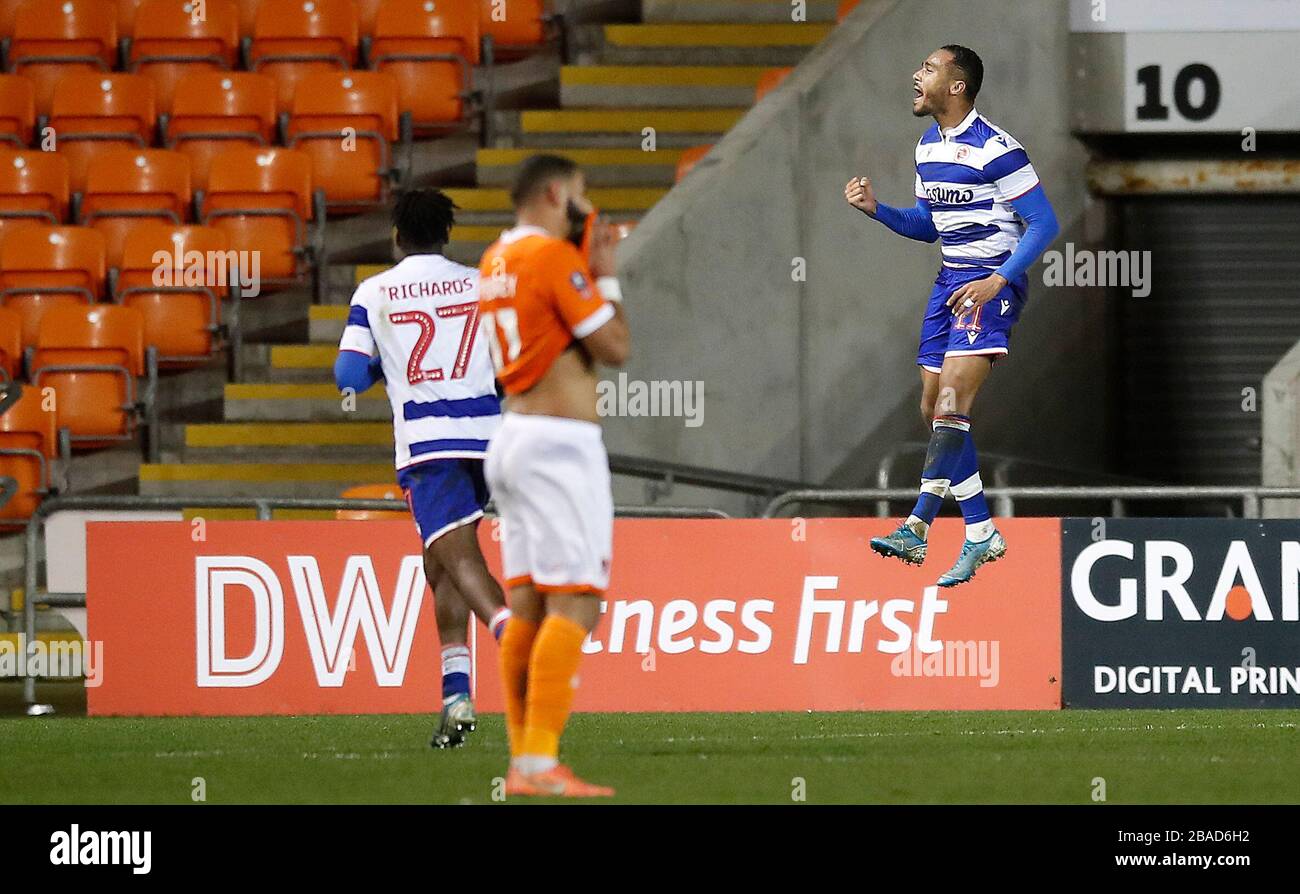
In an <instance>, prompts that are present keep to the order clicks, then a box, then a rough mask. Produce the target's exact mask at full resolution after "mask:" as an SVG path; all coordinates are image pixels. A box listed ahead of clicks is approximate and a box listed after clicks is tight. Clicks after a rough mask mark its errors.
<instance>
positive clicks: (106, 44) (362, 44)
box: [0, 0, 528, 131]
mask: <svg viewBox="0 0 1300 894" xmlns="http://www.w3.org/2000/svg"><path fill="white" fill-rule="evenodd" d="M0 2H3V0H0ZM107 2H108V0H67V2H66V3H64V4H62V5H61V4H59V3H57V2H55V3H48V4H46V5H47V6H50V7H58V8H66V9H68V10H69V13H68V14H67V15H66V16H65V17H63V18H62V19H60V18H59V16H57V15H49V14H47V15H46V17H44V18H40V21H41V22H42V23H43V24H44V27H42V28H38V27H36V26H35V25H33V26H32V27H31V28H29V29H28V30H27V31H24V32H22V33H19V34H17V35H15V36H14V37H13V38H12V39H11V40H10V42H9V46H8V48H7V51H6V53H5V56H6V58H7V66H6V67H7V70H8V71H11V72H13V73H15V74H18V75H22V76H23V77H26V78H27V79H29V80H30V81H31V82H32V85H33V91H34V98H33V99H34V106H35V111H36V113H37V114H40V115H49V114H52V113H53V112H54V106H55V99H56V97H55V93H56V88H57V84H58V81H59V80H60V78H61V77H62V76H63V75H64V74H66V73H67V72H69V71H82V72H83V73H91V74H104V73H108V72H109V71H111V70H113V69H114V67H115V66H114V56H115V53H116V52H117V51H116V49H115V38H114V35H113V33H112V32H111V30H110V29H109V28H108V23H109V21H110V20H111V15H110V12H111V11H110V10H109V9H107V8H106V7H103V6H100V7H98V10H99V15H98V16H92V15H88V16H86V17H85V19H84V21H83V19H81V18H78V17H77V12H78V11H79V10H80V9H81V6H80V4H87V6H86V10H87V11H89V10H91V9H93V8H94V4H95V3H107ZM141 12H142V15H141V16H140V18H139V21H138V23H137V25H136V28H135V37H134V39H132V40H130V41H127V42H126V43H125V44H124V48H123V50H122V54H121V55H122V62H123V64H122V66H121V67H122V68H123V69H124V70H125V71H126V72H130V73H136V74H141V75H144V76H146V77H149V78H150V79H151V80H152V81H153V82H154V83H155V86H156V92H157V96H156V104H157V107H158V109H159V111H161V112H164V113H166V112H170V111H171V110H172V108H173V104H174V102H175V96H176V95H177V93H179V92H180V91H181V90H182V89H183V86H182V83H181V82H182V79H183V77H184V76H185V75H186V74H188V73H193V72H196V71H208V72H213V71H215V72H221V71H232V70H235V69H236V68H240V67H246V68H247V69H248V70H250V71H254V72H259V73H262V74H265V75H267V76H269V77H271V78H272V79H273V82H274V84H275V86H276V92H275V97H276V104H277V108H278V110H279V111H281V112H287V111H289V110H290V108H291V107H292V104H293V97H294V95H295V93H296V91H297V87H298V84H299V83H300V82H301V81H302V80H303V79H305V78H306V77H307V76H309V75H311V74H313V73H316V72H320V71H347V70H352V69H355V68H357V67H358V66H359V65H360V66H361V67H362V68H371V69H373V70H375V71H386V72H389V73H390V74H392V75H393V76H394V78H395V79H396V81H397V83H398V88H399V93H400V100H401V103H402V108H403V109H404V110H407V111H410V112H411V113H412V117H413V119H414V121H415V122H416V123H417V125H419V126H420V128H421V129H422V130H426V131H435V130H440V129H447V128H449V127H451V126H452V125H459V124H463V123H464V122H465V121H466V120H467V119H468V116H467V111H468V108H469V100H471V99H472V98H473V97H474V96H475V95H476V94H474V92H473V71H472V70H473V66H476V65H479V64H480V63H481V62H482V61H483V55H482V46H483V43H484V42H483V39H482V34H483V31H482V23H481V15H480V13H479V11H478V10H476V9H475V8H474V6H473V5H472V3H468V2H465V0H460V2H446V0H441V2H434V0H385V2H384V3H383V4H382V6H381V7H380V8H379V9H378V11H377V14H376V20H375V25H374V28H373V37H369V36H368V37H366V38H365V39H361V38H359V36H358V19H357V14H356V9H355V7H354V6H353V5H352V2H351V0H267V2H266V3H265V4H263V6H262V8H261V11H260V12H259V20H258V24H257V26H256V28H255V31H254V36H253V38H252V39H251V40H248V41H245V42H244V43H243V44H241V42H240V40H239V30H238V11H237V10H236V9H235V5H234V3H233V2H232V0H205V5H204V9H203V10H202V15H201V16H200V15H199V12H200V11H199V9H198V7H197V6H196V5H195V4H194V3H190V2H183V0H145V3H144V4H143V6H142V7H141ZM510 12H511V11H510V10H508V9H507V10H505V14H506V15H507V16H509V15H510ZM27 13H33V11H32V10H29V9H25V10H24V14H27ZM516 14H519V15H525V16H526V15H528V13H527V12H523V13H516ZM33 15H34V13H33ZM492 20H493V19H492V17H491V16H489V21H492Z"/></svg>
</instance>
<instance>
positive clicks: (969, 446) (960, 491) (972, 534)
mask: <svg viewBox="0 0 1300 894" xmlns="http://www.w3.org/2000/svg"><path fill="white" fill-rule="evenodd" d="M950 488H951V490H952V495H953V496H954V497H956V498H957V505H958V506H960V507H961V515H962V518H964V519H965V520H966V539H968V540H973V541H975V542H977V543H979V542H982V541H985V540H987V539H989V538H990V537H992V536H993V523H992V518H993V513H992V512H990V511H989V502H988V500H987V499H986V498H985V496H984V482H983V481H981V480H980V471H979V455H978V454H977V453H976V452H975V440H974V438H972V437H971V433H970V431H969V430H967V432H966V443H965V446H964V448H963V450H962V454H961V458H960V459H959V460H958V462H957V464H956V466H955V467H954V469H953V474H952V483H951V485H950Z"/></svg>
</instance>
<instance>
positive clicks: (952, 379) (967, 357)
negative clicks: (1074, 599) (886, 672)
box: [935, 274, 1027, 587]
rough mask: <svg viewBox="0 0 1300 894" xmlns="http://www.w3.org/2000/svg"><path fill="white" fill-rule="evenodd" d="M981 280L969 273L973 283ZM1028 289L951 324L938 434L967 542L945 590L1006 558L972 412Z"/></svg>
mask: <svg viewBox="0 0 1300 894" xmlns="http://www.w3.org/2000/svg"><path fill="white" fill-rule="evenodd" d="M979 275H982V274H970V276H971V277H972V278H973V277H976V276H979ZM1026 285H1027V281H1026V280H1024V279H1022V280H1019V281H1017V282H1015V283H1012V284H1009V285H1008V286H1007V287H1006V288H1005V289H1003V290H1002V292H1001V293H999V294H998V295H997V296H996V297H995V298H994V299H993V300H992V301H990V302H988V303H987V304H985V305H984V306H983V307H981V308H979V309H978V310H977V311H976V312H974V313H972V314H965V315H962V316H960V317H957V318H955V320H954V322H953V327H952V333H951V336H950V343H949V348H948V352H947V354H946V356H945V358H944V364H943V372H942V373H941V374H940V377H939V401H938V406H937V407H936V408H935V432H936V437H938V436H939V429H940V428H941V427H943V428H946V429H947V433H946V434H944V435H943V437H944V438H945V440H946V442H947V443H948V444H949V448H950V449H949V455H948V457H947V459H946V460H945V464H944V465H943V467H942V469H941V470H940V473H939V474H942V475H943V476H944V477H946V478H948V479H949V480H950V485H949V486H950V488H951V490H952V493H953V496H955V497H956V498H957V503H958V505H960V506H961V512H962V517H963V518H964V519H965V521H966V538H965V542H964V543H963V545H962V550H961V554H960V555H959V556H958V558H957V562H956V563H955V564H954V565H953V567H952V568H951V569H949V570H948V571H947V572H945V573H944V574H943V576H941V577H940V578H939V581H938V583H939V586H941V587H953V586H956V585H958V584H962V583H965V582H966V581H968V580H970V579H971V578H972V577H974V576H975V571H976V570H977V569H978V568H979V567H980V566H981V565H983V564H985V563H987V562H995V561H997V560H998V559H1000V558H1002V556H1004V555H1005V554H1006V550H1007V544H1006V540H1005V539H1003V537H1002V535H1001V534H1000V533H998V530H997V528H996V526H995V525H994V523H993V517H992V513H991V512H990V511H989V507H988V501H987V499H985V496H984V485H983V482H982V481H981V479H980V474H979V455H978V453H977V452H976V450H975V441H974V438H973V436H972V434H971V408H972V407H973V406H974V404H975V398H976V396H977V395H978V394H979V391H980V388H981V387H982V386H983V385H984V382H985V380H986V379H987V378H988V375H989V372H990V370H991V369H992V367H993V361H994V360H996V359H997V358H998V357H1000V356H1003V355H1005V354H1006V353H1007V352H1008V350H1009V347H1010V337H1011V329H1012V327H1013V326H1015V324H1016V322H1017V321H1018V320H1019V318H1020V312H1021V310H1022V309H1023V307H1024V302H1025V296H1026Z"/></svg>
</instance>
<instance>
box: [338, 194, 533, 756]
mask: <svg viewBox="0 0 1300 894" xmlns="http://www.w3.org/2000/svg"><path fill="white" fill-rule="evenodd" d="M455 207H456V206H455V205H454V204H453V203H452V201H451V199H450V198H448V197H447V196H446V195H445V194H443V193H441V192H438V191H436V190H414V191H410V192H407V193H404V194H403V195H402V196H401V197H400V198H399V199H398V201H397V206H396V207H395V208H394V210H393V251H394V255H395V256H396V257H397V258H399V259H400V261H399V262H398V264H397V265H396V266H395V267H392V268H391V269H389V270H386V271H384V272H383V273H380V274H379V275H377V276H374V277H371V278H370V279H367V280H366V281H364V282H363V283H361V285H359V286H358V287H357V291H356V294H355V295H354V296H353V298H352V307H351V310H350V311H349V313H348V322H347V327H346V328H345V329H344V330H343V340H342V342H341V343H340V344H339V356H338V360H337V362H336V363H335V365H334V378H335V382H336V383H337V385H338V387H339V390H340V391H343V390H344V389H349V388H350V389H352V390H353V391H354V392H355V393H357V394H361V393H362V392H364V391H366V390H367V389H369V388H370V387H371V386H372V385H374V384H375V383H376V382H380V381H382V382H385V383H386V385H387V388H388V398H389V401H390V402H391V403H392V406H393V435H394V441H395V442H396V452H397V481H398V483H399V484H401V486H402V491H403V493H405V495H406V502H407V504H408V505H409V506H410V507H411V514H412V515H413V516H414V518H415V525H416V529H417V530H418V531H419V534H420V540H421V542H422V543H423V544H424V573H425V577H426V578H427V579H428V582H429V587H430V588H431V589H432V590H433V594H434V606H435V614H436V617H437V622H438V638H439V640H440V641H441V643H442V699H443V707H442V718H441V720H440V722H439V724H438V728H437V730H436V731H435V732H434V735H433V739H432V741H431V743H430V744H431V745H433V746H434V747H435V748H455V747H457V746H459V745H462V744H463V743H464V741H465V737H466V736H467V735H468V734H469V733H471V732H473V731H474V727H475V725H476V723H477V721H476V718H475V713H474V704H473V702H472V701H471V699H470V652H469V646H468V627H469V616H470V613H471V612H473V613H474V614H475V615H477V616H478V617H479V618H480V619H481V620H482V621H483V623H484V624H486V625H487V627H488V629H489V630H490V631H492V634H493V636H495V637H496V638H497V639H500V638H501V634H502V633H503V631H504V630H505V624H506V620H507V619H508V618H509V616H510V611H509V610H508V609H507V608H506V607H505V596H504V594H503V592H502V590H501V586H500V585H499V584H498V583H497V582H496V580H495V578H493V577H492V574H491V573H490V572H489V571H488V568H487V564H486V562H485V561H484V559H483V553H482V551H481V550H480V549H479V543H478V522H479V519H480V518H482V517H483V509H484V507H485V506H486V505H487V502H488V489H487V484H486V483H485V480H484V475H483V458H484V456H485V454H486V452H487V445H488V440H489V439H490V438H491V437H492V435H493V434H494V433H495V432H496V430H497V427H498V426H499V425H500V423H501V404H500V400H499V399H498V397H497V392H496V382H495V380H494V378H493V373H492V361H491V358H490V357H489V356H488V349H487V345H486V344H485V343H484V342H483V340H482V339H481V338H479V337H478V335H479V304H478V300H479V294H478V286H479V277H478V271H477V270H475V269H473V268H472V267H465V266H462V265H460V264H457V263H455V262H453V261H450V260H448V259H447V258H445V257H443V255H442V251H443V246H445V245H446V243H447V241H448V239H449V237H450V233H451V228H452V226H453V224H454V218H455Z"/></svg>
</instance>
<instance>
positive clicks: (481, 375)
mask: <svg viewBox="0 0 1300 894" xmlns="http://www.w3.org/2000/svg"><path fill="white" fill-rule="evenodd" d="M478 285H479V275H478V271H477V270H475V269H473V268H472V267H465V266H462V265H460V264H457V263H455V262H454V261H450V260H448V259H447V258H445V257H443V256H442V255H432V254H424V255H410V256H408V257H406V258H405V259H404V260H402V261H401V262H400V263H399V264H397V265H396V266H395V267H392V268H391V269H389V270H386V271H384V272H383V273H380V274H379V275H377V276H373V277H371V278H370V279H367V280H365V281H364V282H362V283H361V285H360V286H359V287H358V288H357V291H356V294H355V295H354V296H353V298H352V307H351V309H350V311H349V314H348V324H347V328H346V329H344V331H343V340H342V342H341V343H340V345H339V347H340V349H341V350H344V351H356V352H358V353H361V354H365V355H366V356H367V357H370V358H372V359H374V358H378V359H379V361H380V363H381V364H382V367H383V373H384V380H385V382H386V383H387V387H388V399H389V401H390V402H391V403H392V405H393V434H394V439H395V441H396V449H397V456H396V462H397V469H398V471H401V470H403V469H407V468H409V467H411V466H414V465H417V464H419V463H423V462H428V461H429V460H434V459H482V458H483V454H484V453H485V452H486V451H487V444H488V440H489V439H491V437H492V435H493V434H494V433H495V432H496V430H497V426H499V425H500V424H501V404H500V401H499V400H498V399H497V393H496V385H495V383H494V381H493V371H492V359H491V357H490V356H489V355H488V350H487V345H486V344H485V343H484V342H483V341H481V340H480V339H479V337H478V336H479V289H478Z"/></svg>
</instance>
